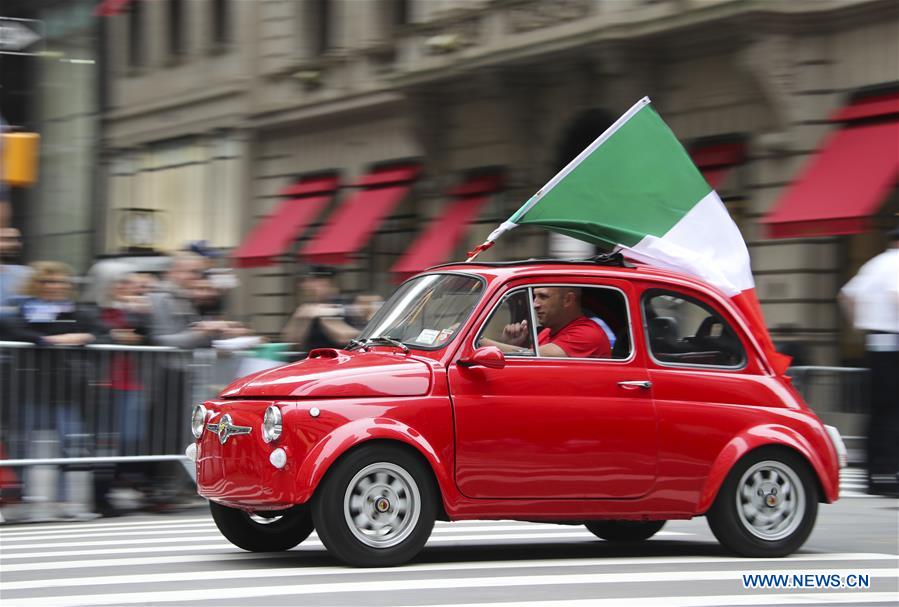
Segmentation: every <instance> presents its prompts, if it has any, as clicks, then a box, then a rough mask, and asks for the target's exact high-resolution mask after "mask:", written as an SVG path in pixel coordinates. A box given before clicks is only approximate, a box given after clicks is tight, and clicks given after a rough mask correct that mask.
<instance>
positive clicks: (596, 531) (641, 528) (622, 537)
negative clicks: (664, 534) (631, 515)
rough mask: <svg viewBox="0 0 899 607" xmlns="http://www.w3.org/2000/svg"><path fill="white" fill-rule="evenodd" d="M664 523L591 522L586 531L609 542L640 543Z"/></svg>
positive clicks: (657, 530)
mask: <svg viewBox="0 0 899 607" xmlns="http://www.w3.org/2000/svg"><path fill="white" fill-rule="evenodd" d="M664 525H665V521H591V522H589V523H586V524H585V526H586V527H587V529H588V530H589V531H590V532H591V533H592V534H593V535H595V536H596V537H598V538H601V539H604V540H606V541H609V542H642V541H643V540H648V539H649V538H651V537H652V536H654V535H655V534H656V533H658V532H659V529H661V528H662V527H663V526H664Z"/></svg>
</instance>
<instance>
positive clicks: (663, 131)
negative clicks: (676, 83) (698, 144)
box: [511, 105, 711, 247]
mask: <svg viewBox="0 0 899 607" xmlns="http://www.w3.org/2000/svg"><path fill="white" fill-rule="evenodd" d="M709 192H711V188H710V187H709V185H708V184H707V183H706V182H705V179H703V177H702V174H701V173H700V172H699V170H698V169H697V168H696V166H695V165H694V164H693V161H692V160H691V159H690V156H689V155H688V154H687V151H686V150H685V149H684V147H683V146H682V145H681V144H680V142H679V141H678V140H677V138H676V137H675V136H674V133H672V132H671V129H669V128H668V126H667V125H666V124H665V123H664V122H663V121H662V119H661V118H660V117H659V115H658V114H657V113H656V112H655V110H653V109H652V107H651V106H649V105H646V106H645V107H643V108H641V109H640V110H639V111H638V112H636V113H635V114H634V115H633V116H631V118H630V119H628V120H627V121H626V122H625V123H624V124H622V125H621V126H620V127H619V128H618V130H617V131H615V132H614V133H612V134H611V136H609V137H608V138H607V139H606V140H605V141H604V142H602V143H601V144H600V145H599V146H598V147H597V148H596V149H595V150H593V152H592V153H590V154H589V155H588V156H586V157H585V158H584V159H583V160H582V161H581V162H580V163H579V164H578V165H577V166H575V167H574V168H573V169H572V170H571V171H570V172H569V173H568V174H567V175H565V176H564V177H562V178H561V180H559V181H558V182H557V183H556V185H555V186H553V187H552V188H551V189H549V190H548V191H544V192H542V193H540V192H538V194H537V196H539V200H538V202H537V203H536V204H535V205H534V206H533V207H531V208H530V209H527V210H526V211H525V210H524V209H526V208H527V204H525V205H524V206H523V207H522V209H520V210H519V213H516V214H515V215H514V216H513V217H512V219H511V220H512V221H514V222H515V223H516V224H519V225H538V226H543V227H546V228H549V229H551V230H553V231H555V232H560V233H562V234H566V235H568V236H573V237H574V238H578V239H580V240H585V241H587V242H592V243H596V244H602V245H605V246H608V247H614V246H616V245H619V244H620V245H625V246H628V247H633V246H634V245H636V244H637V243H638V242H640V240H641V239H642V238H643V237H644V236H646V235H652V236H658V237H661V236H663V235H664V234H665V233H666V232H668V230H669V229H671V227H672V226H674V224H676V223H677V222H678V221H679V220H680V219H681V218H682V217H683V216H684V215H685V214H686V213H687V212H688V211H689V210H690V209H691V208H693V206H694V205H695V204H696V203H698V202H699V201H700V200H702V198H703V197H705V196H706V195H707V194H708V193H709ZM522 211H523V212H522ZM519 214H520V216H519Z"/></svg>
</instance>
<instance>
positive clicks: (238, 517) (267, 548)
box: [209, 501, 313, 552]
mask: <svg viewBox="0 0 899 607" xmlns="http://www.w3.org/2000/svg"><path fill="white" fill-rule="evenodd" d="M209 510H210V512H212V520H214V521H215V525H216V527H218V528H219V531H221V532H222V535H224V536H225V537H226V538H227V539H228V541H229V542H231V543H232V544H234V545H235V546H237V547H238V548H243V549H244V550H249V551H250V552H282V551H284V550H290V549H291V548H293V547H294V546H296V545H297V544H299V543H300V542H302V541H303V540H305V539H306V538H307V537H309V534H311V533H312V529H313V527H312V517H311V516H310V515H309V508H308V507H306V506H296V507H294V508H291V509H289V510H280V511H278V512H264V513H259V514H256V515H254V516H251V515H250V513H248V512H244V511H243V510H238V509H237V508H228V507H227V506H222V505H221V504H217V503H215V502H212V501H211V502H209ZM254 518H256V519H257V520H254ZM266 520H268V521H270V522H263V521H266Z"/></svg>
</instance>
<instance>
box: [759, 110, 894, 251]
mask: <svg viewBox="0 0 899 607" xmlns="http://www.w3.org/2000/svg"><path fill="white" fill-rule="evenodd" d="M892 100H893V101H890V98H887V97H885V96H881V97H875V98H872V99H865V100H862V101H858V102H856V103H853V104H851V105H849V106H847V107H845V108H843V109H842V110H840V111H839V112H837V113H836V114H835V115H834V118H835V119H839V120H857V119H866V120H865V121H864V122H861V123H858V124H853V123H851V122H850V123H849V124H848V125H846V126H845V127H843V128H842V129H840V130H839V131H836V132H835V133H832V134H831V135H830V136H828V137H827V139H826V140H825V141H824V144H823V145H822V146H821V149H820V150H819V151H818V152H817V153H816V154H815V156H814V157H813V158H812V160H811V162H809V164H807V165H806V166H805V168H804V169H803V170H802V172H801V173H800V175H799V178H798V179H796V181H794V182H793V183H792V184H791V185H790V187H789V188H788V189H787V191H786V192H785V193H784V194H783V196H781V198H780V200H778V201H777V202H776V203H775V205H774V207H773V208H772V210H771V211H770V212H769V213H768V214H767V215H766V216H765V217H764V218H763V219H762V223H763V224H767V226H768V233H769V235H770V236H771V237H772V238H800V237H810V236H811V237H814V236H836V235H842V234H857V233H859V232H864V231H866V230H867V228H868V217H870V216H871V215H873V214H875V213H876V212H877V210H878V208H879V207H880V205H881V204H883V202H884V200H885V199H886V198H887V196H888V195H889V192H890V190H892V188H893V187H895V185H896V181H897V179H899V116H895V114H896V113H897V109H899V108H897V104H899V94H897V95H893V96H892ZM876 112H883V113H876ZM878 117H881V118H882V119H881V120H880V121H877V122H870V121H869V120H870V119H871V118H878Z"/></svg>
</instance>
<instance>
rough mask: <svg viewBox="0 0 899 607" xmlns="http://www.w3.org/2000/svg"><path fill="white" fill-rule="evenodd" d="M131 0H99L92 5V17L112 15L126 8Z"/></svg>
mask: <svg viewBox="0 0 899 607" xmlns="http://www.w3.org/2000/svg"><path fill="white" fill-rule="evenodd" d="M129 4H131V0H101V1H100V3H99V4H97V6H95V7H94V17H114V16H116V15H118V14H119V13H121V12H122V11H124V10H125V9H126V8H128V5H129Z"/></svg>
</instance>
